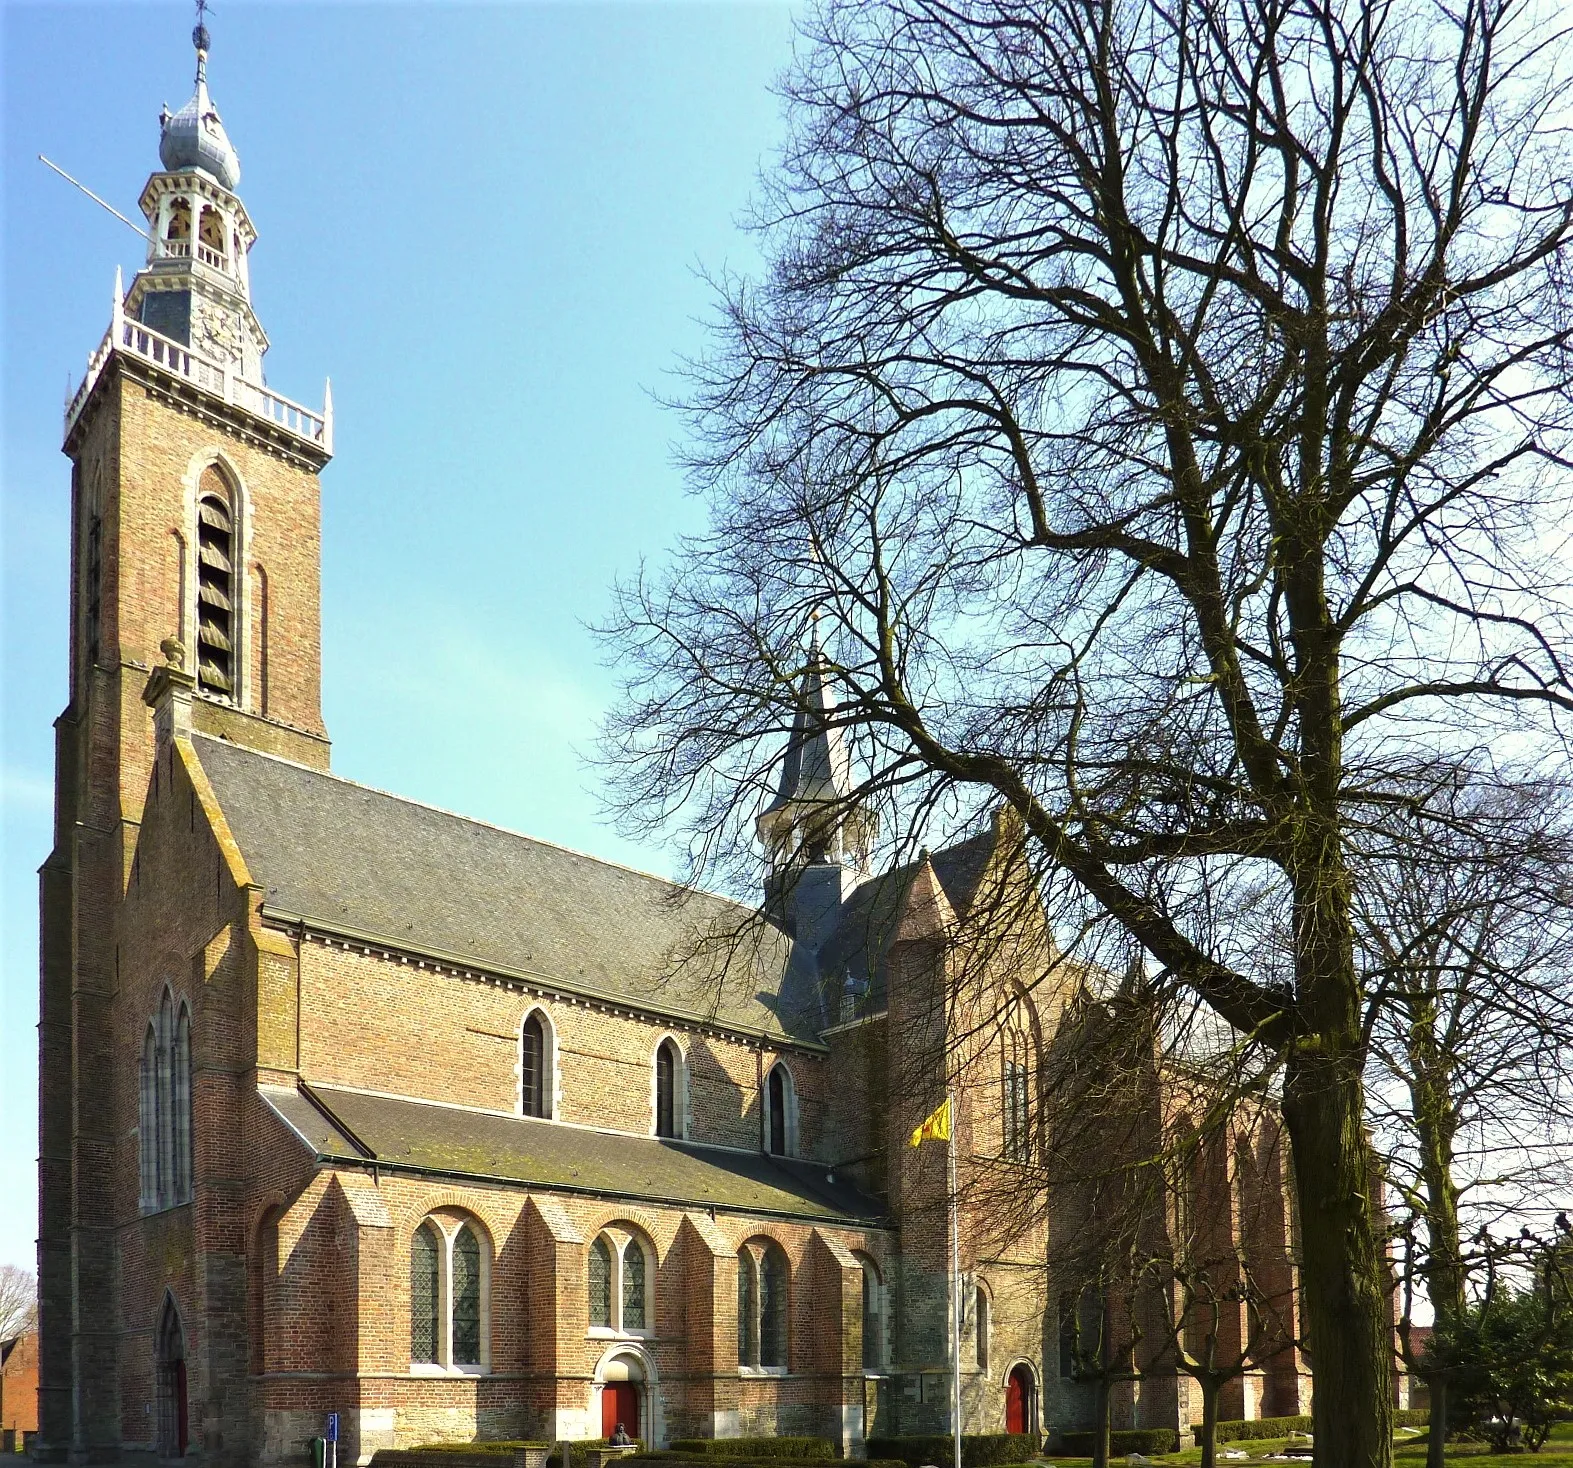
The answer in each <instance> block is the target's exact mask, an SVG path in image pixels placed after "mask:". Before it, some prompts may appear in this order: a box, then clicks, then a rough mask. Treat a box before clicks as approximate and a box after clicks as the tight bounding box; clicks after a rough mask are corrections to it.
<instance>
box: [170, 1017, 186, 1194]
mask: <svg viewBox="0 0 1573 1468" xmlns="http://www.w3.org/2000/svg"><path fill="white" fill-rule="evenodd" d="M170 1079H171V1089H172V1092H173V1103H174V1115H173V1116H172V1117H171V1118H170V1121H171V1122H172V1127H171V1131H172V1133H173V1147H172V1150H173V1152H174V1162H173V1166H172V1167H171V1172H172V1173H173V1177H172V1179H171V1182H172V1184H173V1187H174V1201H175V1202H177V1203H187V1202H190V1200H191V1014H190V1011H189V1010H187V1008H186V1006H185V1005H184V1004H182V1005H181V1006H180V1018H179V1019H177V1020H176V1021H175V1060H174V1066H173V1069H172V1072H171V1078H170Z"/></svg>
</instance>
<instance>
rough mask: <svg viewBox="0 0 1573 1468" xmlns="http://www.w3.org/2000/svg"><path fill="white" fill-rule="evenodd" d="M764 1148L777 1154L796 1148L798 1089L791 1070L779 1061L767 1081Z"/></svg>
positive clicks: (792, 1153)
mask: <svg viewBox="0 0 1573 1468" xmlns="http://www.w3.org/2000/svg"><path fill="white" fill-rule="evenodd" d="M765 1150H766V1151H767V1152H769V1153H770V1154H771V1155H772V1156H774V1157H791V1156H793V1155H794V1154H795V1153H796V1151H797V1089H796V1087H795V1086H794V1085H793V1083H792V1072H791V1071H789V1070H788V1069H787V1068H786V1066H784V1065H783V1064H781V1062H780V1061H777V1062H776V1063H775V1065H773V1066H771V1068H770V1075H769V1077H768V1078H767V1079H766V1081H765Z"/></svg>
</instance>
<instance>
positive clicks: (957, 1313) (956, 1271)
mask: <svg viewBox="0 0 1573 1468" xmlns="http://www.w3.org/2000/svg"><path fill="white" fill-rule="evenodd" d="M945 1100H946V1110H947V1111H949V1113H950V1126H949V1128H948V1130H949V1132H950V1136H949V1137H948V1138H947V1140H946V1148H947V1151H948V1157H949V1163H950V1278H951V1312H950V1380H951V1398H950V1403H951V1418H950V1421H951V1434H950V1435H951V1437H952V1439H954V1443H955V1464H954V1468H961V1211H960V1208H959V1207H958V1205H957V1201H956V1104H955V1098H954V1097H953V1096H947V1097H946V1098H945Z"/></svg>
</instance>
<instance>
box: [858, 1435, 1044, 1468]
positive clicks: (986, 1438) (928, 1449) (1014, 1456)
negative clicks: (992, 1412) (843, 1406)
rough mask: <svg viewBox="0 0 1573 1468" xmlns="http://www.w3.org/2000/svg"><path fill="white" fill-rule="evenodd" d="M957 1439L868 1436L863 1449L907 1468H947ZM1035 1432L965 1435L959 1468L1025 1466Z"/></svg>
mask: <svg viewBox="0 0 1573 1468" xmlns="http://www.w3.org/2000/svg"><path fill="white" fill-rule="evenodd" d="M955 1443H956V1440H955V1438H953V1437H951V1435H950V1434H949V1433H948V1432H947V1433H943V1434H936V1435H934V1436H932V1437H871V1438H869V1440H868V1442H867V1444H866V1446H867V1448H868V1455H869V1457H870V1458H871V1459H873V1458H899V1459H900V1460H901V1462H903V1463H905V1464H907V1468H920V1465H922V1464H924V1463H935V1464H938V1465H939V1468H948V1465H950V1464H951V1463H954V1462H955V1461H956V1446H955ZM1038 1447H1039V1439H1038V1434H1037V1433H1035V1432H1021V1433H1010V1432H988V1433H964V1434H963V1435H962V1439H961V1468H1008V1465H1010V1464H1015V1463H1024V1462H1025V1461H1026V1460H1027V1459H1028V1458H1031V1457H1032V1456H1033V1455H1034V1454H1036V1453H1037V1451H1038Z"/></svg>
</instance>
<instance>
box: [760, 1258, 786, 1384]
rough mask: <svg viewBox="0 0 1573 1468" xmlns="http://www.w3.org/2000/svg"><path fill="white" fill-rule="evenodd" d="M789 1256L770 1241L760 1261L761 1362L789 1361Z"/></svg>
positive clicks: (778, 1365) (779, 1364)
mask: <svg viewBox="0 0 1573 1468" xmlns="http://www.w3.org/2000/svg"><path fill="white" fill-rule="evenodd" d="M788 1273H789V1271H788V1269H787V1259H786V1251H785V1250H784V1249H783V1248H782V1247H781V1245H780V1244H770V1245H768V1246H767V1247H766V1248H765V1251H764V1253H763V1255H762V1256H761V1257H760V1260H759V1364H760V1365H761V1366H767V1367H769V1366H776V1367H783V1368H784V1367H785V1366H786V1364H787V1276H788Z"/></svg>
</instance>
